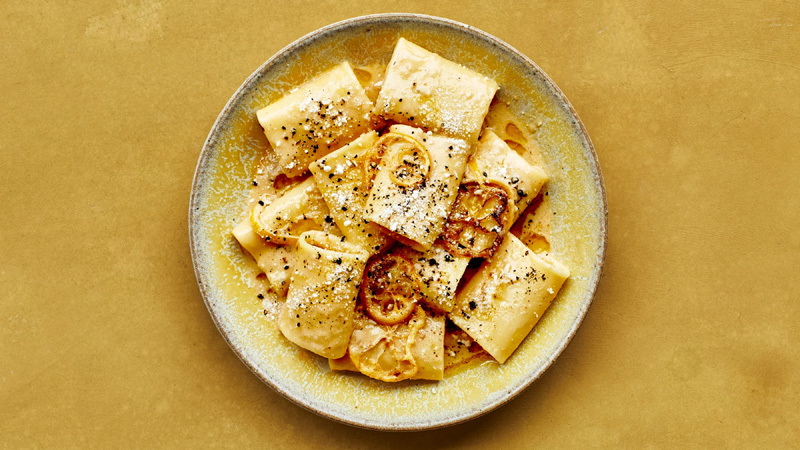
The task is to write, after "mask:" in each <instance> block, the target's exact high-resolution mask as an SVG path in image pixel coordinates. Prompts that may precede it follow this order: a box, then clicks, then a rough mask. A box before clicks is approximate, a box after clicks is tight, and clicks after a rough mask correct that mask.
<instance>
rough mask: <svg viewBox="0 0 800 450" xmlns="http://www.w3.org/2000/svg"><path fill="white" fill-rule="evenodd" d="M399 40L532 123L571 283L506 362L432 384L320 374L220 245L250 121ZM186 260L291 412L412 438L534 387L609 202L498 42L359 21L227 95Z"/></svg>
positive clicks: (258, 144) (262, 141)
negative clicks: (474, 81)
mask: <svg viewBox="0 0 800 450" xmlns="http://www.w3.org/2000/svg"><path fill="white" fill-rule="evenodd" d="M400 37H405V38H406V39H409V40H410V41H412V42H414V43H416V44H419V45H421V46H423V47H425V48H427V49H429V50H431V51H433V52H436V53H438V54H440V55H442V56H444V57H445V58H448V59H451V60H453V61H456V62H458V63H461V64H463V65H465V66H467V67H469V68H471V69H473V70H475V71H478V72H480V73H483V74H485V75H487V76H489V77H492V78H494V79H495V80H496V81H497V82H498V83H499V85H500V86H501V89H500V91H499V93H498V96H499V99H500V100H502V101H507V102H508V104H509V108H510V109H511V110H512V112H514V113H516V114H518V115H519V116H520V117H529V118H531V120H536V121H538V122H541V126H540V127H539V130H538V134H537V137H538V141H539V146H540V147H541V150H542V157H543V160H544V164H545V170H546V171H547V172H548V174H549V176H550V181H549V184H548V191H549V195H550V196H551V200H550V201H551V206H552V209H553V217H552V225H551V226H552V242H551V253H552V254H553V255H554V256H555V257H556V258H558V259H559V260H561V261H562V262H563V263H564V264H566V265H567V266H568V267H569V268H570V271H571V273H572V275H571V277H570V278H569V280H568V281H567V283H566V284H565V285H564V287H563V288H562V290H561V292H560V293H559V295H558V297H557V298H556V300H555V301H554V303H553V305H552V306H551V307H550V309H549V310H548V312H547V313H546V314H545V316H544V317H543V318H542V319H541V320H540V321H539V323H538V324H537V326H536V327H535V328H534V330H533V331H532V332H531V334H530V335H529V336H528V338H527V339H525V341H524V342H523V343H522V345H521V346H520V347H519V348H518V349H517V351H516V353H515V354H514V355H513V356H512V357H511V358H510V359H509V360H508V361H507V362H506V363H505V364H504V365H499V364H496V363H491V362H483V363H479V364H472V365H468V366H467V367H464V368H462V369H460V370H455V371H452V372H448V373H446V374H445V379H444V380H442V381H439V382H427V381H406V382H401V383H395V384H391V383H384V382H381V381H377V380H373V379H369V378H367V377H364V376H361V375H359V374H352V373H343V372H331V371H330V370H329V369H328V367H327V361H326V360H324V359H322V358H319V357H316V356H315V355H313V354H310V353H309V352H307V351H305V350H302V349H300V348H298V347H296V346H295V345H293V344H291V343H290V342H288V341H287V340H286V339H284V338H283V337H282V336H281V335H280V332H279V331H278V329H277V327H276V326H275V325H274V324H272V323H271V322H270V321H268V320H267V319H266V318H264V317H263V312H262V305H261V303H260V302H258V301H257V300H256V297H255V292H256V287H255V285H254V283H253V282H252V281H250V280H251V278H250V277H248V271H251V270H253V266H254V263H253V262H252V261H251V260H250V258H249V257H248V256H245V254H244V253H243V251H242V250H241V248H240V247H239V245H238V243H237V242H236V241H235V239H234V238H233V237H232V235H231V229H232V228H233V225H234V224H235V223H237V222H238V221H240V220H241V219H242V218H243V217H244V214H245V202H246V199H247V195H248V189H249V183H250V180H251V179H252V176H253V173H254V172H255V168H256V165H257V164H258V161H259V157H260V155H261V154H262V152H264V149H265V148H267V147H268V144H267V141H266V138H265V137H264V135H263V132H262V130H261V128H260V126H259V124H258V122H257V120H256V111H257V110H258V109H260V108H262V107H264V106H266V105H267V104H269V103H270V102H272V101H274V100H276V99H278V98H279V97H281V96H282V95H283V94H284V93H285V92H287V91H289V90H290V89H291V88H292V87H295V86H298V85H299V84H301V83H302V82H304V81H306V80H308V79H311V78H313V77H314V76H315V75H316V74H318V73H320V72H321V71H323V70H325V69H327V68H330V67H331V66H333V65H334V64H336V63H339V62H341V61H344V60H347V61H350V62H351V64H353V65H366V64H370V63H376V62H377V63H386V62H388V60H389V58H390V56H391V52H392V49H393V47H394V45H395V43H396V42H397V40H398V38H400ZM189 222H190V239H191V250H192V258H193V261H194V265H195V272H196V275H197V280H198V284H199V286H200V290H201V292H202V295H203V298H204V300H205V302H206V305H207V307H208V309H209V311H210V313H211V315H212V316H213V319H214V321H215V323H216V325H217V327H218V328H219V330H220V332H221V334H222V335H223V337H224V338H225V339H226V341H227V342H228V344H229V345H230V346H231V348H232V349H233V350H234V352H236V354H237V355H238V356H239V358H240V359H241V360H242V361H243V362H244V363H245V364H246V365H247V366H248V367H249V368H250V369H251V370H252V371H253V372H254V373H255V374H256V375H257V376H258V377H259V378H260V379H261V380H263V381H264V382H265V383H266V384H268V385H269V386H271V387H272V388H274V389H275V390H277V391H278V392H280V393H281V394H283V395H284V396H286V397H288V398H289V399H291V400H293V401H295V402H296V403H298V404H299V405H301V406H303V407H305V408H307V409H309V410H311V411H314V412H316V413H319V414H322V415H324V416H327V417H329V418H332V419H335V420H339V421H342V422H345V423H349V424H352V425H357V426H362V427H367V428H375V429H384V430H420V429H429V428H436V427H441V426H445V425H451V424H455V423H459V422H462V421H465V420H468V419H471V418H474V417H477V416H479V415H481V414H483V413H486V412H488V411H490V410H492V409H494V408H496V407H497V406H499V405H501V404H503V403H504V402H506V401H508V400H509V399H511V398H513V397H514V396H515V395H516V394H518V393H519V392H521V391H522V390H523V389H524V388H525V387H527V386H528V385H529V384H530V383H531V382H533V381H534V380H535V379H536V378H538V377H539V376H540V375H541V374H542V372H544V370H546V369H547V367H548V366H549V365H550V364H551V363H552V362H553V361H554V360H555V358H556V357H557V356H558V355H559V353H560V352H561V351H562V350H563V349H564V347H565V346H566V345H567V343H568V342H569V340H570V338H571V337H572V336H573V334H574V333H575V331H576V329H577V327H578V326H579V325H580V322H581V320H582V319H583V317H584V315H585V314H586V311H587V309H588V307H589V305H590V304H591V301H592V298H593V297H594V293H595V290H596V287H597V283H598V281H599V279H600V275H601V273H602V266H603V261H604V257H605V247H606V204H605V193H604V188H603V182H602V177H601V174H600V170H599V167H598V165H597V159H596V155H595V153H594V150H593V148H592V145H591V142H590V140H589V138H588V135H587V134H586V131H585V129H584V128H583V126H582V124H581V123H580V120H579V119H578V118H577V115H576V114H575V111H574V110H573V109H572V107H571V105H570V104H569V102H568V101H567V100H566V98H565V97H564V95H563V94H562V93H561V91H560V90H558V88H557V87H556V86H555V84H554V83H553V82H552V81H551V80H550V79H549V78H548V77H547V76H546V75H545V74H544V73H543V72H542V71H541V70H540V69H539V68H538V67H537V66H536V65H534V64H533V63H532V62H531V61H530V60H528V59H527V58H526V57H524V56H523V55H521V54H519V53H518V52H516V51H515V50H513V49H512V48H511V47H510V46H508V45H507V44H505V43H503V42H501V41H499V40H497V39H496V38H494V37H492V36H490V35H488V34H486V33H483V32H481V31H479V30H476V29H474V28H472V27H469V26H466V25H462V24H459V23H456V22H453V21H449V20H445V19H439V18H434V17H428V16H420V15H407V14H385V15H377V16H367V17H360V18H356V19H351V20H347V21H344V22H340V23H337V24H334V25H331V26H328V27H325V28H323V29H320V30H318V31H316V32H314V33H311V34H310V35H308V36H305V37H303V38H302V39H300V40H298V41H296V42H295V43H293V44H291V45H290V46H288V47H286V48H285V49H283V50H281V51H280V52H279V53H278V54H277V55H275V56H274V57H273V58H272V59H270V60H269V61H267V62H266V63H265V64H264V65H263V66H261V67H260V68H259V69H258V70H257V71H256V72H255V73H253V75H251V76H250V77H249V78H248V79H247V80H246V81H245V82H244V84H243V85H242V86H241V87H240V88H239V90H238V91H237V92H236V93H235V94H234V95H233V97H232V98H231V100H230V101H229V102H228V104H227V106H226V107H225V109H224V110H223V111H222V113H221V114H220V116H219V118H218V119H217V122H216V123H215V124H214V127H213V129H212V130H211V133H210V135H209V137H208V140H207V141H206V143H205V146H204V148H203V150H202V153H201V155H200V160H199V162H198V166H197V171H196V173H195V179H194V184H193V187H192V194H191V205H190V211H189Z"/></svg>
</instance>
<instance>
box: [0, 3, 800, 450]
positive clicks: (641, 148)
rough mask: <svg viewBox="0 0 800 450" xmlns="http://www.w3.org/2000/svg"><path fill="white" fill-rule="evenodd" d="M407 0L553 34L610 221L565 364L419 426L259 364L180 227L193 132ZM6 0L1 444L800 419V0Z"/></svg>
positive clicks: (499, 443)
mask: <svg viewBox="0 0 800 450" xmlns="http://www.w3.org/2000/svg"><path fill="white" fill-rule="evenodd" d="M389 11H408V12H420V13H427V14H432V15H438V16H443V17H448V18H451V19H454V20H458V21H461V22H465V23H468V24H470V25H473V26H476V27H478V28H480V29H483V30H485V31H487V32H489V33H492V34H494V35H495V36H497V37H499V38H500V39H503V40H505V41H507V42H508V43H510V44H511V45H513V46H515V47H516V48H517V49H518V50H520V51H522V52H523V53H525V54H526V55H528V56H529V57H531V58H532V59H533V60H534V61H536V62H537V63H538V64H539V65H540V66H541V67H542V68H543V69H544V70H545V71H546V72H547V73H548V75H550V76H551V77H552V78H553V79H554V80H555V82H556V83H557V84H558V85H559V86H560V87H561V88H562V90H563V91H564V92H565V93H566V95H567V96H568V97H569V98H570V100H571V101H572V103H573V105H574V106H575V108H576V109H577V111H578V113H579V114H580V116H581V118H582V119H583V121H584V124H585V125H586V127H587V129H588V131H589V134H590V136H591V138H592V140H593V142H594V144H595V147H596V149H597V153H598V155H599V158H600V161H601V165H602V169H603V174H604V176H605V181H606V188H607V193H608V203H609V222H610V223H609V225H610V226H609V231H610V232H609V249H608V256H607V262H606V271H605V276H604V279H603V280H602V281H601V283H600V288H599V291H598V295H597V298H596V300H595V302H594V304H593V306H592V308H591V309H590V311H589V315H588V316H587V318H586V320H585V322H584V323H583V325H582V326H581V328H580V330H579V331H578V333H577V335H576V336H575V338H574V339H573V341H572V342H571V343H570V345H569V346H568V347H567V349H566V351H565V352H564V353H563V354H562V355H561V357H560V358H559V360H558V361H557V362H556V364H555V365H554V366H553V367H551V368H550V369H549V370H548V371H547V372H545V374H544V376H543V377H542V378H541V379H540V380H538V381H537V382H536V383H534V384H533V385H532V386H531V387H530V388H529V389H527V390H526V391H525V392H524V393H523V394H522V395H520V396H519V397H518V398H517V399H515V400H513V401H512V402H511V403H509V404H507V405H505V406H503V407H501V408H500V409H499V410H497V411H495V412H492V413H490V414H489V415H487V416H484V417H482V418H479V419H476V420H474V421H472V422H468V423H467V424H463V425H458V426H455V427H451V428H446V429H442V430H438V431H429V432H423V433H415V434H406V435H399V434H391V433H389V434H387V433H381V432H373V431H364V430H358V429H354V428H352V427H349V426H346V425H341V424H338V423H335V422H332V421H330V420H328V419H324V418H321V417H318V416H316V415H314V414H312V413H309V412H307V411H305V410H303V409H301V408H300V407H298V406H295V405H294V404H293V403H291V402H289V401H288V400H285V399H283V397H281V396H280V395H278V394H277V393H275V392H274V391H272V390H271V389H270V388H268V387H267V386H265V385H264V384H263V383H262V382H261V381H259V380H258V379H257V378H256V377H255V376H254V375H253V374H252V373H251V372H250V371H249V370H248V369H247V368H246V367H245V366H244V365H243V364H242V363H241V362H240V361H239V360H238V359H237V358H236V356H235V355H234V353H233V352H232V351H231V350H230V349H229V347H228V346H227V344H225V342H224V340H223V339H222V337H221V336H220V335H219V333H218V332H217V330H216V328H215V327H214V324H213V322H212V320H211V318H210V316H209V314H208V312H207V310H206V308H205V305H204V304H203V302H202V300H201V298H200V294H199V292H198V289H197V286H196V283H195V278H194V273H193V271H192V266H191V259H190V256H189V246H188V232H187V229H186V228H187V225H186V212H187V208H188V195H189V188H190V184H191V179H192V175H193V173H194V167H195V163H196V161H197V156H198V154H199V151H200V148H201V147H202V144H203V142H204V140H205V137H206V135H207V134H208V130H209V129H210V128H211V125H212V124H213V122H214V120H215V119H216V116H217V114H218V113H219V111H220V110H221V109H222V107H223V106H224V105H225V103H226V102H227V100H228V98H229V97H230V95H231V94H232V93H233V92H234V91H235V90H236V88H238V86H239V85H240V84H241V82H242V81H243V80H244V79H245V78H246V77H247V76H248V75H249V74H250V73H251V72H252V71H253V70H254V69H255V68H257V67H258V66H259V65H260V64H261V63H262V62H263V61H265V60H266V59H267V58H269V57H270V56H271V55H272V54H274V53H275V52H276V51H277V50H279V49H280V48H282V47H283V46H285V45H286V44H288V43H290V42H291V41H293V40H295V39H296V38H298V37H300V36H302V35H304V34H306V33H308V32H310V31H313V30H314V29H317V28H319V27H320V26H323V25H327V24H329V23H332V22H335V21H338V20H342V19H345V18H349V17H353V16H357V15H362V14H367V13H375V12H389ZM0 17H2V21H3V22H2V23H3V26H2V27H0V54H2V55H3V64H0V89H2V96H3V105H2V108H0V175H2V178H1V180H2V181H0V204H2V214H0V238H2V239H0V448H36V447H58V448H70V447H77V448H86V447H127V446H137V447H145V448H146V447H161V448H163V447H189V446H192V447H236V448H256V447H257V448H320V447H323V446H324V447H327V448H372V447H376V446H380V447H389V448H414V447H417V448H418V447H426V446H430V447H442V446H449V447H458V448H487V447H490V446H491V447H497V448H504V447H505V448H533V447H558V446H580V447H615V448H619V447H628V448H641V447H654V448H667V447H676V446H679V447H703V448H707V447H772V448H774V447H792V446H795V445H797V442H798V441H800V406H798V405H800V345H799V344H798V342H800V325H798V324H800V318H799V316H800V302H798V300H800V294H798V292H800V276H799V275H797V270H798V269H797V268H798V267H799V266H800V231H799V230H798V225H800V196H798V192H800V178H799V177H798V174H800V150H798V142H800V131H798V130H800V128H798V127H797V121H798V119H800V102H798V99H799V98H800V63H798V60H799V59H798V56H799V55H800V34H798V33H799V32H798V30H796V28H798V27H800V6H797V5H796V4H794V3H793V2H749V3H738V2H737V3H732V2H706V3H703V4H702V5H700V4H697V2H685V3H684V4H681V3H676V2H654V1H648V2H630V3H622V2H593V3H591V4H584V3H583V2H581V3H577V2H576V3H575V4H569V3H564V2H548V1H544V2H534V3H530V4H525V3H521V2H513V3H512V2H481V3H474V4H467V5H464V4H462V2H455V1H448V2H442V3H440V4H439V5H438V6H434V3H433V2H402V3H398V4H397V5H392V4H387V3H386V2H359V3H355V2H353V3H352V4H342V3H340V2H325V1H314V2H298V3H295V4H292V5H291V6H289V5H287V4H285V3H283V2H274V3H270V2H263V1H262V2H250V4H249V5H233V2H213V3H211V2H209V3H205V4H201V3H200V2H170V1H162V2H153V1H130V2H128V1H119V2H107V3H91V2H83V3H73V4H69V5H67V4H66V2H65V3H57V2H16V1H11V2H3V3H2V4H0ZM232 225H233V224H231V226H232Z"/></svg>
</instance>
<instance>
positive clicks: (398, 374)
mask: <svg viewBox="0 0 800 450" xmlns="http://www.w3.org/2000/svg"><path fill="white" fill-rule="evenodd" d="M425 320H426V315H425V311H424V310H423V309H422V307H421V306H416V307H415V308H414V309H413V314H412V315H411V316H410V318H409V320H408V321H407V322H404V323H401V324H398V325H390V326H387V325H380V324H377V323H375V322H373V321H372V320H371V319H370V318H369V317H368V316H364V315H361V316H358V317H357V318H356V324H355V331H353V335H352V336H351V337H350V344H349V346H348V353H349V354H350V359H351V360H352V361H353V365H354V366H355V367H356V368H357V369H358V371H359V372H361V373H363V374H364V375H366V376H368V377H370V378H375V379H377V380H381V381H388V382H395V381H402V380H407V379H409V378H411V377H413V376H414V375H416V374H417V372H418V371H419V366H418V364H417V361H416V359H415V358H414V355H413V353H412V348H413V345H414V342H415V341H416V339H417V333H418V332H419V330H420V329H421V328H422V327H423V326H424V325H425Z"/></svg>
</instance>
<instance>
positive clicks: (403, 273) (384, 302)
mask: <svg viewBox="0 0 800 450" xmlns="http://www.w3.org/2000/svg"><path fill="white" fill-rule="evenodd" d="M418 296H419V278H418V277H417V274H416V272H415V271H414V264H413V263H412V262H411V261H409V260H408V259H406V258H404V257H402V256H398V255H389V254H383V255H376V256H374V257H372V258H371V259H370V261H369V262H368V263H367V268H366V269H365V270H364V282H363V284H362V286H361V302H362V304H363V306H364V310H365V311H366V312H367V314H369V316H370V317H372V318H373V319H374V320H375V321H376V322H378V323H380V324H382V325H395V324H398V323H401V322H403V321H405V320H406V319H407V318H408V316H410V315H411V313H412V312H413V310H414V306H415V305H416V302H417V297H418Z"/></svg>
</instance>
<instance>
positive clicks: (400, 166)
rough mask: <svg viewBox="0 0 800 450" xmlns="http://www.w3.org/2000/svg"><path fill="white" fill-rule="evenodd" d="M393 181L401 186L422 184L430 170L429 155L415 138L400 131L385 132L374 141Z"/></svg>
mask: <svg viewBox="0 0 800 450" xmlns="http://www.w3.org/2000/svg"><path fill="white" fill-rule="evenodd" d="M375 149H376V152H377V154H378V155H380V156H383V158H384V160H383V161H384V163H385V164H386V165H387V167H388V168H389V174H390V176H391V179H392V181H393V182H394V183H396V184H397V185H399V186H403V187H414V186H417V185H419V184H422V182H423V181H425V179H426V178H428V175H429V174H430V171H431V155H430V153H428V150H427V149H425V147H424V146H423V145H422V144H421V143H420V142H419V141H418V140H416V139H414V138H412V137H411V136H408V135H405V134H401V133H394V132H391V133H387V134H385V135H383V136H382V137H381V138H380V140H378V142H376V143H375Z"/></svg>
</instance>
